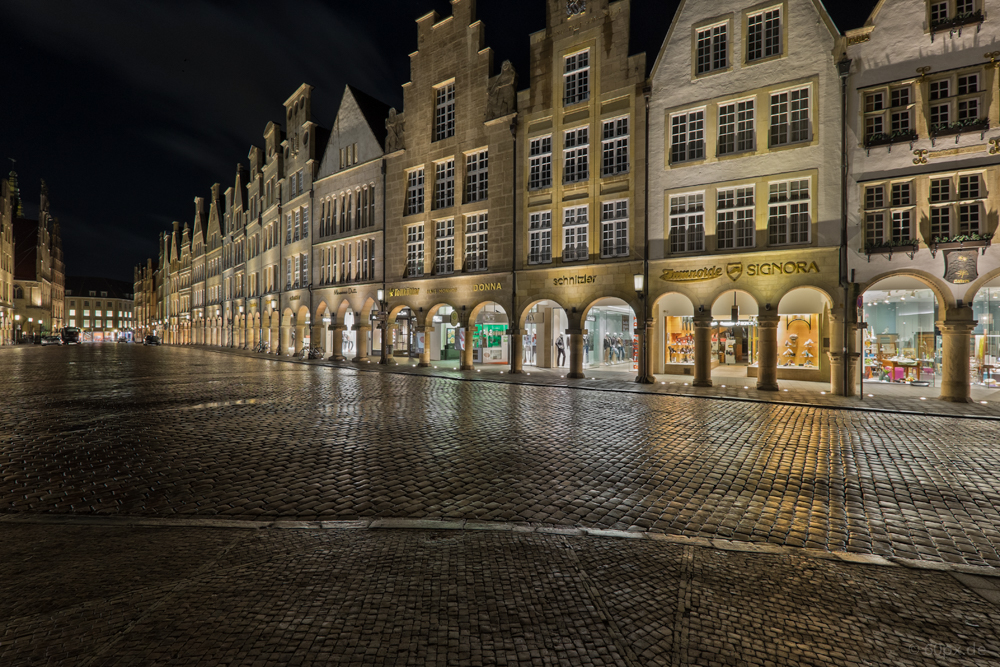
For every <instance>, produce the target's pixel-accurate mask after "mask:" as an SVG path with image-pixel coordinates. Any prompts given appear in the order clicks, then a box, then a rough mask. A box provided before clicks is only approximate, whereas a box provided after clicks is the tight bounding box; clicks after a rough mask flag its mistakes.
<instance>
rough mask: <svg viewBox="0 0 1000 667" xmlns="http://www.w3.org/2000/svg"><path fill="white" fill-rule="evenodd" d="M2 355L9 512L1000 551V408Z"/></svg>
mask: <svg viewBox="0 0 1000 667" xmlns="http://www.w3.org/2000/svg"><path fill="white" fill-rule="evenodd" d="M52 351H53V353H54V354H58V355H61V356H60V357H50V356H49V355H48V353H49V352H50V348H36V349H25V350H22V352H23V353H22V354H11V355H6V356H5V362H10V361H11V360H12V359H13V360H14V362H13V363H6V365H5V373H4V374H3V376H2V377H0V390H2V391H3V392H4V396H5V398H6V400H5V401H4V402H3V403H2V404H0V517H2V521H0V524H2V523H9V522H11V521H18V519H17V518H16V517H19V516H22V515H32V516H39V515H40V516H46V515H51V516H52V517H53V518H52V519H51V520H52V521H55V522H60V521H63V520H64V519H62V518H60V517H63V516H64V515H67V514H70V515H79V516H86V517H93V518H92V519H91V520H93V521H95V522H96V523H97V524H102V523H107V524H108V525H111V523H112V522H114V521H125V522H129V523H135V522H141V521H145V520H150V519H157V518H167V519H172V520H175V521H183V520H184V519H185V518H188V517H199V518H212V519H216V520H219V521H224V522H226V523H224V524H220V525H232V524H231V522H233V521H242V520H246V521H254V522H258V523H257V524H255V525H261V524H267V523H270V522H273V521H277V520H284V521H296V522H307V523H315V522H327V521H365V522H371V521H376V520H385V519H417V520H431V521H439V522H441V521H447V522H486V523H492V522H503V523H508V524H511V526H512V528H511V532H514V531H516V530H520V529H521V528H519V527H525V526H527V527H529V529H530V530H534V528H531V527H533V526H534V527H538V526H542V527H546V528H547V529H552V530H558V531H563V532H565V533H566V534H574V535H577V534H582V533H583V532H584V531H586V530H597V531H604V530H610V531H631V532H638V533H644V534H646V533H648V534H665V535H678V536H684V537H688V538H699V539H705V540H715V539H721V540H725V541H727V542H742V543H748V544H772V545H777V546H784V547H799V548H805V549H814V550H825V551H833V552H845V553H855V554H868V555H872V554H874V555H878V556H883V557H892V558H901V559H905V560H913V561H926V562H941V563H951V564H958V565H968V566H975V567H983V566H992V567H1000V553H998V547H1000V448H998V447H997V443H998V442H1000V424H995V423H992V422H988V421H974V420H964V419H951V418H938V417H923V416H913V415H895V414H885V413H858V412H849V411H842V410H828V409H824V408H815V407H797V406H787V405H771V404H761V403H746V404H733V403H731V402H724V401H714V400H704V399H692V398H687V397H677V396H659V395H650V394H629V393H625V392H610V391H600V392H598V391H589V392H580V391H575V390H572V389H566V388H559V387H549V386H534V385H517V384H500V383H492V382H482V383H480V382H453V381H450V380H447V379H441V378H433V377H421V376H414V375H400V374H385V373H360V372H358V371H356V370H337V369H330V368H323V367H320V368H316V367H310V366H309V365H308V364H290V363H281V362H277V361H265V360H260V359H255V358H249V357H243V356H240V355H224V354H214V353H210V352H208V351H205V350H200V349H192V348H169V347H166V348H144V347H133V346H128V347H126V346H90V347H87V346H79V347H76V346H74V347H69V348H58V349H57V348H53V349H52Z"/></svg>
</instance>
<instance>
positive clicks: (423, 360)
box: [416, 325, 434, 368]
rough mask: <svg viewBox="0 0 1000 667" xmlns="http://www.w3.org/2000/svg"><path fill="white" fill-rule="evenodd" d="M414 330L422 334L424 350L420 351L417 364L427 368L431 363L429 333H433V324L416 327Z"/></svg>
mask: <svg viewBox="0 0 1000 667" xmlns="http://www.w3.org/2000/svg"><path fill="white" fill-rule="evenodd" d="M416 332H417V333H423V334H424V351H423V352H421V353H420V361H419V362H418V363H417V366H419V367H420V368H427V367H428V366H430V365H431V334H432V333H434V326H433V325H430V326H422V327H417V328H416Z"/></svg>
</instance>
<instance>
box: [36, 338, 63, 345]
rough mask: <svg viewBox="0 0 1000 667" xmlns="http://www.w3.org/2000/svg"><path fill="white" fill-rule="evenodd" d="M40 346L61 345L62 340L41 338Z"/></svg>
mask: <svg viewBox="0 0 1000 667" xmlns="http://www.w3.org/2000/svg"><path fill="white" fill-rule="evenodd" d="M41 343H42V345H62V338H60V337H59V336H42V341H41Z"/></svg>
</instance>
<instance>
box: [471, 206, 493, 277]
mask: <svg viewBox="0 0 1000 667" xmlns="http://www.w3.org/2000/svg"><path fill="white" fill-rule="evenodd" d="M487 222H488V220H487V214H486V213H474V214H473V215H468V216H466V217H465V270H466V271H486V270H487V268H488V259H489V255H488V253H487V249H488V244H487Z"/></svg>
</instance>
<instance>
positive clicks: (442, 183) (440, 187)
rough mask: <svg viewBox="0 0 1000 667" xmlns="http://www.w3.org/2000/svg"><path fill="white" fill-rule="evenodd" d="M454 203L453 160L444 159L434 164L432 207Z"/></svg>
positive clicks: (441, 206) (444, 206)
mask: <svg viewBox="0 0 1000 667" xmlns="http://www.w3.org/2000/svg"><path fill="white" fill-rule="evenodd" d="M454 205H455V161H454V160H446V161H445V162H438V163H437V164H436V165H434V208H450V207H452V206H454Z"/></svg>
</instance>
